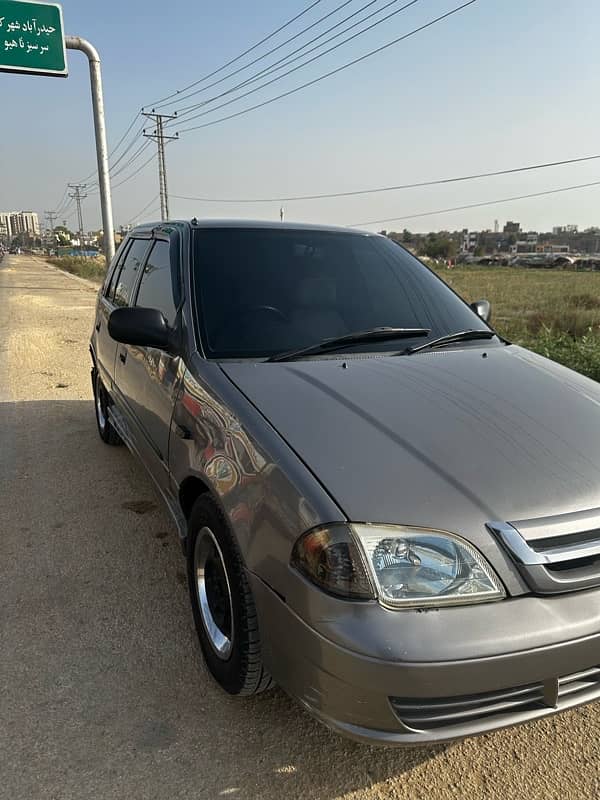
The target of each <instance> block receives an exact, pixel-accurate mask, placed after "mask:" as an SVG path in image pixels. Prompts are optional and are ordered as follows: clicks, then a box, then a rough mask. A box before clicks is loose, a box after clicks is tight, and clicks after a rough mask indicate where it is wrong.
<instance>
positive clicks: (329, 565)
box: [291, 524, 505, 608]
mask: <svg viewBox="0 0 600 800" xmlns="http://www.w3.org/2000/svg"><path fill="white" fill-rule="evenodd" d="M291 563H292V565H293V566H294V567H296V568H297V569H298V570H299V571H300V572H302V573H303V574H304V575H306V576H307V577H308V578H309V579H310V580H312V581H313V583H316V584H317V586H320V587H321V588H322V589H324V590H325V591H327V592H330V593H332V594H335V595H339V596H342V597H347V598H351V599H362V600H365V599H374V598H377V599H378V600H379V602H380V603H381V604H382V605H383V606H387V607H388V608H411V607H413V608H414V607H423V606H445V605H457V604H463V603H481V602H485V601H489V600H499V599H501V598H503V597H504V596H505V593H504V589H503V587H502V584H501V583H500V580H499V579H498V578H497V576H496V575H495V573H494V571H493V570H492V568H491V567H490V565H489V564H488V563H487V562H486V560H485V559H484V557H483V556H482V555H481V554H480V553H479V552H478V551H477V550H476V549H475V548H474V547H473V546H472V545H470V544H469V543H468V542H466V541H465V540H464V539H462V538H461V537H459V536H456V535H455V534H453V533H447V532H445V531H438V530H429V529H427V528H411V527H404V526H399V525H364V524H353V525H332V526H330V527H329V528H318V529H316V530H313V531H309V532H308V533H306V534H304V535H303V536H301V537H300V539H299V540H298V541H297V542H296V544H295V546H294V550H293V553H292V562H291Z"/></svg>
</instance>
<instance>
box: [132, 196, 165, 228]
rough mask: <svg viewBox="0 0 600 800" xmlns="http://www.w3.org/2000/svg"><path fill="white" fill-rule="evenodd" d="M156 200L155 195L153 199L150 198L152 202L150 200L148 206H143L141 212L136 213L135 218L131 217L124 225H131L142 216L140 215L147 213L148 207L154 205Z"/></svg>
mask: <svg viewBox="0 0 600 800" xmlns="http://www.w3.org/2000/svg"><path fill="white" fill-rule="evenodd" d="M157 200H158V195H156V196H155V197H153V198H152V200H150V202H149V203H148V205H146V206H144V207H143V208H142V210H141V211H138V213H137V214H135V216H133V217H131V219H129V220H127V222H126V223H125V225H131V223H132V222H133V221H134V220H136V219H138V217H141V216H142V214H145V213H146V211H147V210H148V209H149V208H150V206H151V205H153V204H154V203H155V202H156V201H157Z"/></svg>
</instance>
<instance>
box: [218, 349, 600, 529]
mask: <svg viewBox="0 0 600 800" xmlns="http://www.w3.org/2000/svg"><path fill="white" fill-rule="evenodd" d="M221 366H222V369H223V370H224V371H225V373H226V374H227V375H228V376H229V378H230V380H232V381H233V382H234V383H235V385H236V386H237V387H238V388H239V390H240V391H241V392H242V393H243V394H244V395H245V396H246V397H247V398H248V399H249V400H250V401H251V402H252V403H253V404H254V405H255V406H256V407H257V408H258V409H259V410H260V412H261V413H262V414H263V415H264V416H265V417H266V419H267V420H268V421H269V422H270V423H271V425H273V426H274V427H275V428H276V430H277V431H278V432H279V433H280V435H281V436H282V437H283V438H284V439H285V440H286V441H287V442H288V444H289V445H290V446H291V447H292V448H293V449H294V450H295V452H296V453H297V454H298V456H299V457H300V458H301V459H302V461H303V462H304V463H305V464H306V465H307V466H308V468H309V469H310V470H311V471H312V472H313V473H314V474H315V475H316V476H317V478H318V479H319V480H320V481H321V483H322V485H323V486H324V488H325V489H326V491H327V492H329V493H330V495H331V496H332V497H333V498H334V500H335V501H336V502H337V504H338V505H339V506H340V508H341V509H342V511H343V512H344V513H345V514H346V515H347V517H348V518H349V519H351V520H354V521H367V522H387V523H402V524H409V525H423V526H429V527H435V528H441V529H446V530H456V531H457V532H464V531H469V530H475V529H476V530H478V531H480V532H481V531H482V529H483V524H484V523H485V522H486V521H489V520H522V519H532V518H535V517H541V516H553V515H556V514H563V513H567V512H571V511H577V510H581V509H590V508H598V507H600V386H599V385H598V384H596V383H595V382H593V381H591V380H589V379H587V378H584V377H582V376H581V375H578V374H577V373H574V372H572V371H571V370H568V369H566V368H564V367H561V366H559V365H557V364H555V363H554V362H551V361H549V360H547V359H545V358H542V357H541V356H538V355H535V354H534V353H531V352H529V351H527V350H524V349H522V348H520V347H516V346H513V345H509V346H504V345H492V346H488V347H481V346H479V345H476V346H474V345H468V346H465V347H463V348H452V349H449V350H440V351H429V352H427V351H425V352H422V353H419V354H415V355H412V356H402V357H400V356H396V357H394V356H376V357H374V356H369V357H356V356H351V357H348V358H347V359H346V360H344V359H342V358H338V357H336V358H334V359H331V358H327V359H317V360H311V361H296V362H288V363H255V362H254V363H249V362H244V363H235V364H234V363H231V362H230V363H226V364H222V365H221ZM484 535H485V534H484ZM475 538H476V539H479V538H480V537H479V535H477V536H476V537H475Z"/></svg>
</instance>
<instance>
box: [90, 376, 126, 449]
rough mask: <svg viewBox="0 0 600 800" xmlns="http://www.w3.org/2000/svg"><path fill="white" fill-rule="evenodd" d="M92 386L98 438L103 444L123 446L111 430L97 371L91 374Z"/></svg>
mask: <svg viewBox="0 0 600 800" xmlns="http://www.w3.org/2000/svg"><path fill="white" fill-rule="evenodd" d="M93 386H94V409H95V411H96V424H97V425H98V433H99V434H100V438H101V439H102V441H103V442H104V443H105V444H110V445H114V446H117V445H120V444H123V440H122V439H121V437H120V436H119V434H118V433H117V432H116V430H115V429H114V428H113V426H112V424H111V422H110V419H109V418H108V393H107V391H106V389H105V388H104V384H103V383H102V380H101V379H100V375H99V374H98V370H97V369H94V372H93Z"/></svg>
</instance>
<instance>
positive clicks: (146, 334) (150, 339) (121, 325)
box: [108, 308, 171, 350]
mask: <svg viewBox="0 0 600 800" xmlns="http://www.w3.org/2000/svg"><path fill="white" fill-rule="evenodd" d="M108 332H109V334H110V336H111V337H112V338H113V339H115V340H116V341H117V342H122V343H123V344H132V345H136V346H137V347H157V348H158V349H159V350H169V348H170V345H171V337H170V332H169V326H168V325H167V320H166V319H165V318H164V316H163V315H162V313H161V312H160V311H158V309H156V308H116V309H115V310H114V311H113V312H112V314H111V315H110V317H109V318H108Z"/></svg>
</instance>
